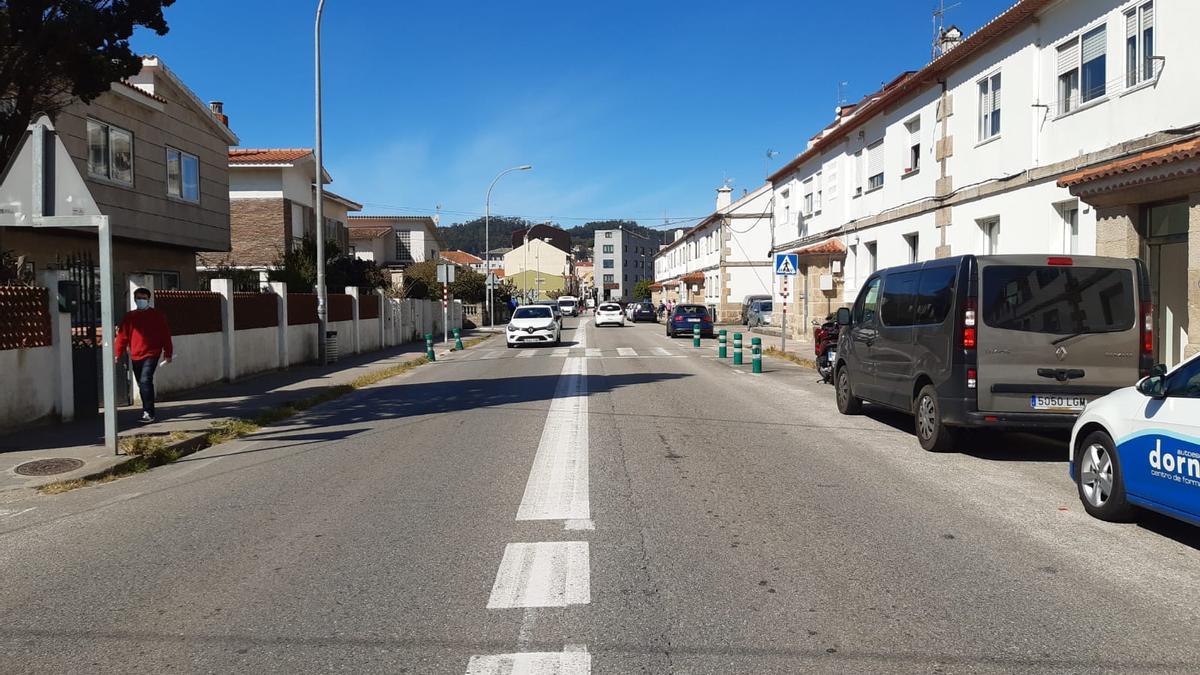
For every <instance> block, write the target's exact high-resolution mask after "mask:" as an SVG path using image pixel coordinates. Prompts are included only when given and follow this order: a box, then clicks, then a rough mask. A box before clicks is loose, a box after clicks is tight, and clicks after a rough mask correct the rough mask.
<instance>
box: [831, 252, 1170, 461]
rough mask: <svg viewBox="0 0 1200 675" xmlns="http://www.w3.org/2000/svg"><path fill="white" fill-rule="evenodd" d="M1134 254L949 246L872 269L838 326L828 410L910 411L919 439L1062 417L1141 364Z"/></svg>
mask: <svg viewBox="0 0 1200 675" xmlns="http://www.w3.org/2000/svg"><path fill="white" fill-rule="evenodd" d="M1151 311H1152V307H1151V304H1150V282H1149V277H1148V275H1147V273H1146V269H1145V266H1144V265H1143V264H1142V263H1141V261H1139V260H1133V259H1121V258H1102V257H1096V256H1045V255H997V256H973V255H967V256H959V257H956V258H946V259H943V260H931V261H929V262H924V263H916V264H913V265H906V266H903V267H893V268H889V269H885V270H880V271H879V272H876V273H875V274H873V275H871V276H870V277H869V278H868V279H867V281H866V283H864V284H863V286H862V289H861V290H860V292H859V294H858V298H857V299H856V300H855V302H854V305H853V307H852V308H842V309H839V310H838V314H837V318H838V323H839V324H840V325H841V326H842V330H841V334H840V336H839V338H838V350H837V361H836V366H835V367H836V371H835V374H834V384H835V385H836V387H835V389H836V396H837V405H838V410H839V411H840V412H841V413H842V414H847V415H850V414H856V413H857V412H858V411H859V409H860V408H861V405H862V402H863V401H864V400H865V401H869V402H871V403H876V404H880V405H884V406H887V407H890V408H895V409H897V410H903V411H905V412H909V413H911V414H912V415H913V416H914V417H915V419H916V430H917V438H918V440H919V441H920V443H921V447H923V448H925V449H926V450H933V451H946V450H950V449H952V447H953V445H954V436H955V433H956V431H957V430H959V429H962V428H972V427H974V428H993V429H1054V428H1061V429H1068V428H1070V427H1071V425H1072V424H1073V423H1074V421H1075V418H1076V417H1077V416H1078V414H1079V412H1080V411H1082V410H1083V407H1084V406H1085V405H1086V404H1087V402H1088V401H1091V400H1093V399H1096V398H1099V397H1101V396H1103V395H1105V394H1107V393H1109V392H1111V391H1114V390H1116V389H1119V388H1121V387H1126V386H1129V385H1131V384H1133V383H1134V382H1136V381H1137V380H1138V379H1139V378H1140V377H1142V376H1145V375H1147V374H1149V372H1150V368H1151V366H1152V358H1153V354H1152V348H1153V338H1152V335H1151V326H1152V323H1151Z"/></svg>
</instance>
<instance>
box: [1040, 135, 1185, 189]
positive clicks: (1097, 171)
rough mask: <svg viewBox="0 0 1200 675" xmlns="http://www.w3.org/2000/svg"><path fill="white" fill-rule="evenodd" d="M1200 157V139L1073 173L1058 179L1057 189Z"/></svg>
mask: <svg viewBox="0 0 1200 675" xmlns="http://www.w3.org/2000/svg"><path fill="white" fill-rule="evenodd" d="M1197 157H1200V137H1197V138H1193V139H1191V140H1187V141H1183V142H1181V143H1173V144H1171V145H1168V146H1165V147H1162V148H1155V149H1154V150H1146V151H1145V152H1139V153H1138V154H1136V155H1131V156H1129V157H1123V158H1121V159H1117V160H1113V161H1111V162H1108V163H1105V164H1101V165H1099V166H1092V167H1088V168H1086V169H1083V170H1081V171H1076V172H1075V173H1071V174H1067V175H1066V176H1063V177H1062V178H1059V179H1058V186H1059V187H1072V186H1075V185H1082V184H1083V183H1089V182H1091V181H1094V180H1099V179H1101V178H1110V177H1112V176H1119V175H1121V174H1128V173H1134V172H1136V171H1141V170H1143V169H1150V168H1154V167H1158V166H1166V165H1168V164H1174V163H1177V162H1182V161H1184V160H1188V159H1194V158H1197Z"/></svg>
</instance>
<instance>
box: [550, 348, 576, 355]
mask: <svg viewBox="0 0 1200 675" xmlns="http://www.w3.org/2000/svg"><path fill="white" fill-rule="evenodd" d="M570 355H571V350H570V349H569V348H567V347H559V348H557V349H555V350H554V351H552V352H550V356H570Z"/></svg>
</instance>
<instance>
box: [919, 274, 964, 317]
mask: <svg viewBox="0 0 1200 675" xmlns="http://www.w3.org/2000/svg"><path fill="white" fill-rule="evenodd" d="M955 276H957V269H956V268H954V267H933V268H930V267H926V268H925V269H924V270H922V271H921V281H920V282H919V283H918V284H917V294H916V296H915V297H914V299H913V323H915V324H917V325H930V324H939V323H942V322H943V321H945V320H946V317H947V316H948V315H949V314H950V304H951V303H950V301H951V299H952V298H953V297H954V277H955Z"/></svg>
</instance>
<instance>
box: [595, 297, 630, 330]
mask: <svg viewBox="0 0 1200 675" xmlns="http://www.w3.org/2000/svg"><path fill="white" fill-rule="evenodd" d="M595 324H596V327H597V328H599V327H600V326H624V325H625V310H623V309H621V306H620V305H618V304H617V303H615V302H602V303H600V305H599V306H598V307H596V321H595Z"/></svg>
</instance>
